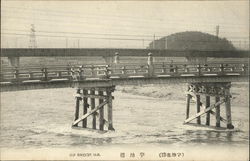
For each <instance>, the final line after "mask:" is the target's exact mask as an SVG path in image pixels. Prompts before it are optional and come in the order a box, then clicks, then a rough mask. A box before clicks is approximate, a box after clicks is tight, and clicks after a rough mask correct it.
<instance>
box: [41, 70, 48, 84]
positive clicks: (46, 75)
mask: <svg viewBox="0 0 250 161" xmlns="http://www.w3.org/2000/svg"><path fill="white" fill-rule="evenodd" d="M42 72H43V80H44V81H47V80H48V68H46V67H45V68H43V69H42Z"/></svg>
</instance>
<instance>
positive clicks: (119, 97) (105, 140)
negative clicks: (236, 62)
mask: <svg viewBox="0 0 250 161" xmlns="http://www.w3.org/2000/svg"><path fill="white" fill-rule="evenodd" d="M74 95H75V89H71V88H66V89H43V90H29V91H16V92H4V93H1V149H5V150H6V151H11V150H21V149H34V148H35V149H43V148H59V149H60V148H65V149H70V148H80V149H82V148H86V147H93V148H94V147H106V146H110V147H123V146H137V147H145V146H147V147H148V146H155V147H161V146H171V147H176V148H178V147H182V146H185V147H188V146H191V147H208V146H217V147H218V146H222V147H230V146H232V147H237V148H243V149H248V144H249V108H248V107H247V106H233V107H232V118H233V125H234V126H235V129H234V130H215V129H211V128H205V127H194V126H190V125H183V121H184V119H185V100H167V99H164V98H153V97H148V96H138V95H133V94H130V93H122V92H121V91H120V90H118V91H115V92H114V93H113V95H114V98H115V99H114V101H113V120H114V121H113V122H114V123H113V124H114V128H115V132H107V133H104V134H100V133H97V132H90V131H81V130H75V129H71V123H72V120H73V116H74V107H75V98H74ZM223 107H224V106H223ZM193 108H195V106H193ZM222 112H223V110H222ZM211 118H213V116H211ZM211 121H212V122H211V123H212V124H215V123H214V118H213V119H212V120H211ZM204 122H205V118H204V117H202V123H203V124H204ZM89 123H90V122H89ZM222 126H225V125H224V124H223V123H222Z"/></svg>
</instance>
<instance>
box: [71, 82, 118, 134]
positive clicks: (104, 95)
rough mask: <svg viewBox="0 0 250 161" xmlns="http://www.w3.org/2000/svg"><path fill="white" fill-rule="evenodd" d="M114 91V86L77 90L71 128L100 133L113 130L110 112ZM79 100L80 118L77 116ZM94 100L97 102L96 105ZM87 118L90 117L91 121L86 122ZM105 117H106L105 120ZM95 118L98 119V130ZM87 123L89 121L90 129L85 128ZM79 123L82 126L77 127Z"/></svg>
mask: <svg viewBox="0 0 250 161" xmlns="http://www.w3.org/2000/svg"><path fill="white" fill-rule="evenodd" d="M114 89H115V87H114V86H109V87H88V88H83V89H81V88H78V89H77V97H76V108H75V118H74V121H73V124H72V127H73V128H78V129H79V128H81V129H90V128H92V129H94V130H100V131H107V130H114V128H113V117H112V112H113V111H112V108H113V107H112V100H113V96H112V92H114ZM81 91H82V92H81ZM81 100H82V107H83V114H82V116H79V107H80V104H81ZM96 100H98V105H96ZM88 101H89V102H88ZM89 103H90V105H89ZM89 107H91V108H89ZM105 107H106V109H107V110H106V112H107V113H106V112H105V110H104V109H105ZM105 113H106V115H105ZM89 116H92V117H91V119H89V120H87V118H88V117H89ZM105 116H107V118H106V119H105ZM97 117H98V118H99V124H98V125H99V127H98V128H97ZM87 121H90V123H89V124H90V125H91V127H87V126H88V125H89V124H88V123H87ZM80 122H82V126H79V123H80ZM91 122H92V123H91Z"/></svg>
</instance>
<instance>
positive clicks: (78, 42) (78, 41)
mask: <svg viewBox="0 0 250 161" xmlns="http://www.w3.org/2000/svg"><path fill="white" fill-rule="evenodd" d="M77 44H78V48H80V39H78V40H77Z"/></svg>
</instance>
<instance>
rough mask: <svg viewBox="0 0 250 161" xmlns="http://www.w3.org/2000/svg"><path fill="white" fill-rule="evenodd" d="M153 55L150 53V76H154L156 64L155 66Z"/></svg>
mask: <svg viewBox="0 0 250 161" xmlns="http://www.w3.org/2000/svg"><path fill="white" fill-rule="evenodd" d="M152 55H153V54H152V53H148V76H149V77H152V76H154V64H153V56H152Z"/></svg>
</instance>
